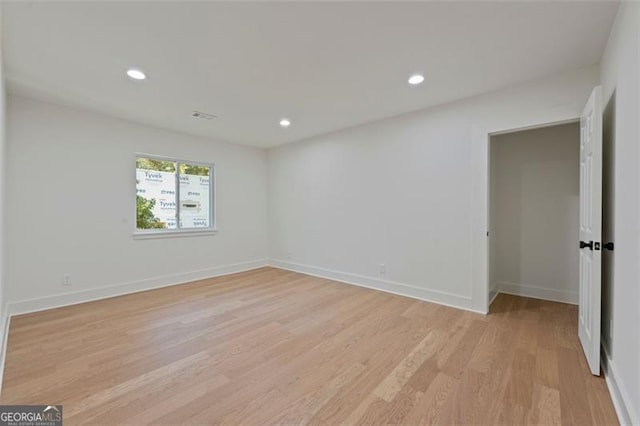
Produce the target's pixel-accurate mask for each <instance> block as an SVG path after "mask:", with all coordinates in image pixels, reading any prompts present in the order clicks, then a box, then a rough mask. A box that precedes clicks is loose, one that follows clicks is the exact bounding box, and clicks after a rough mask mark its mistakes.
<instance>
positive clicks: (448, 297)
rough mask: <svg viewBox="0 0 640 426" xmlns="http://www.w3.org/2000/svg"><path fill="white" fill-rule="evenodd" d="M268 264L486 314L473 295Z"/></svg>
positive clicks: (284, 263) (280, 262)
mask: <svg viewBox="0 0 640 426" xmlns="http://www.w3.org/2000/svg"><path fill="white" fill-rule="evenodd" d="M268 265H269V266H272V267H274V268H279V269H285V270H287V271H293V272H299V273H302V274H306V275H311V276H314V277H320V278H327V279H330V280H333V281H339V282H342V283H346V284H352V285H357V286H359V287H366V288H370V289H373V290H379V291H384V292H386V293H393V294H397V295H400V296H406V297H411V298H413V299H418V300H424V301H426V302H432V303H438V304H440V305H445V306H450V307H452V308H458V309H464V310H466V311H471V312H476V313H480V314H486V312H484V311H480V310H477V309H474V308H473V301H472V299H471V297H467V296H461V295H458V294H453V293H447V292H442V291H438V290H429V289H425V288H421V287H416V286H412V285H410V284H403V283H398V282H393V281H386V280H381V279H379V278H372V277H367V276H364V275H357V274H352V273H348V272H341V271H335V270H331V269H326V268H320V267H317V266H311V265H302V264H299V263H293V262H288V261H285V260H277V259H269V260H268Z"/></svg>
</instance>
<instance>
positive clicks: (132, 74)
mask: <svg viewBox="0 0 640 426" xmlns="http://www.w3.org/2000/svg"><path fill="white" fill-rule="evenodd" d="M127 75H128V76H129V78H132V79H134V80H144V79H145V78H147V76H146V74H145V73H143V72H142V71H140V70H138V69H135V68H131V69H128V70H127Z"/></svg>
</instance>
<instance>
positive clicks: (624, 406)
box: [600, 346, 640, 426]
mask: <svg viewBox="0 0 640 426" xmlns="http://www.w3.org/2000/svg"><path fill="white" fill-rule="evenodd" d="M600 364H601V365H602V371H603V372H604V378H605V379H606V381H607V387H608V388H609V394H610V395H611V399H612V400H613V406H614V408H615V409H616V414H618V421H620V424H621V425H635V426H638V425H640V416H638V413H637V412H635V408H634V406H633V404H632V403H631V399H630V398H629V393H628V392H627V391H626V388H625V387H624V384H623V382H621V381H620V375H619V374H618V371H617V369H616V367H615V365H614V363H613V361H612V360H611V357H610V356H609V354H608V353H607V350H606V349H605V347H604V346H602V356H601V357H600Z"/></svg>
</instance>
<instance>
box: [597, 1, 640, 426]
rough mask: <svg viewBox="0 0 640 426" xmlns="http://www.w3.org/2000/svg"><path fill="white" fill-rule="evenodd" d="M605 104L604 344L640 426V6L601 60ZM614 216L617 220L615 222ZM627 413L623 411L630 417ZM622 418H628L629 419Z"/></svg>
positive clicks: (621, 17)
mask: <svg viewBox="0 0 640 426" xmlns="http://www.w3.org/2000/svg"><path fill="white" fill-rule="evenodd" d="M601 74H602V85H603V94H604V96H603V100H604V104H605V105H606V108H605V111H606V113H605V115H604V119H605V123H604V127H605V144H606V146H605V151H606V150H610V151H612V152H610V153H609V157H610V158H608V159H607V160H606V161H605V167H606V165H607V164H613V165H614V167H615V170H614V171H613V173H612V175H613V176H609V174H610V173H608V172H607V171H606V170H605V175H604V185H605V186H604V188H605V192H606V191H608V192H609V194H605V200H609V205H608V206H605V210H604V213H605V216H610V217H609V218H605V229H604V233H608V234H612V235H610V236H612V237H613V241H614V242H615V251H614V252H613V253H609V252H606V251H605V252H604V253H603V255H604V256H605V259H604V262H603V266H605V268H604V271H605V273H606V275H605V276H604V277H603V278H604V286H603V300H604V306H603V322H602V324H603V325H602V330H603V345H604V348H605V351H606V353H607V357H608V369H609V370H610V372H611V374H612V377H613V378H614V380H615V383H614V385H615V386H616V387H617V389H615V388H614V389H612V393H614V400H615V399H616V398H615V394H616V393H617V394H618V395H619V397H620V399H621V400H623V401H624V404H625V405H626V411H627V413H626V417H627V418H626V420H628V421H631V422H633V423H634V424H640V332H639V331H638V324H640V167H639V166H638V164H639V162H640V4H639V3H623V4H621V6H620V9H619V11H618V15H617V18H616V21H615V24H614V27H613V30H612V32H611V36H610V38H609V43H608V45H607V48H606V51H605V53H604V56H603V58H602V63H601ZM611 219H613V220H611ZM624 415H625V414H623V416H624ZM622 420H625V419H624V417H623V418H622Z"/></svg>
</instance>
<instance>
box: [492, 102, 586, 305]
mask: <svg viewBox="0 0 640 426" xmlns="http://www.w3.org/2000/svg"><path fill="white" fill-rule="evenodd" d="M579 122H580V114H579V113H578V114H577V115H575V116H573V117H571V118H566V119H563V120H555V121H545V122H538V123H533V124H529V125H525V126H520V127H513V128H506V129H500V130H495V131H490V132H487V134H486V138H485V140H484V142H485V146H484V147H483V148H484V149H483V151H484V155H485V159H486V161H485V166H486V169H485V172H486V174H485V179H484V185H485V194H486V204H485V207H486V211H485V218H486V223H485V229H486V232H488V233H489V234H490V232H491V229H490V225H491V181H490V179H491V173H490V171H491V138H492V137H494V136H499V135H506V134H510V133H518V132H524V131H528V130H536V129H543V128H546V127H554V126H562V125H564V124H571V123H579ZM489 234H485V236H484V237H485V241H484V244H483V245H482V246H483V250H484V256H483V258H484V265H485V274H484V275H483V277H482V278H483V281H484V285H483V289H484V304H485V309H486V312H487V313H489V309H490V306H491V303H492V302H493V300H495V296H497V294H499V293H500V289H499V288H497V289H496V295H494V297H493V298H492V297H491V281H490V273H491V248H490V244H489Z"/></svg>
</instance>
